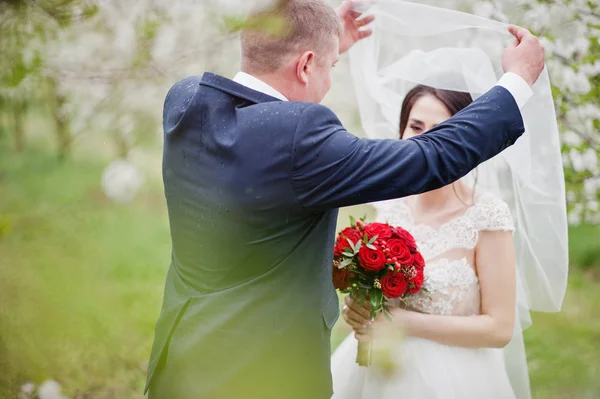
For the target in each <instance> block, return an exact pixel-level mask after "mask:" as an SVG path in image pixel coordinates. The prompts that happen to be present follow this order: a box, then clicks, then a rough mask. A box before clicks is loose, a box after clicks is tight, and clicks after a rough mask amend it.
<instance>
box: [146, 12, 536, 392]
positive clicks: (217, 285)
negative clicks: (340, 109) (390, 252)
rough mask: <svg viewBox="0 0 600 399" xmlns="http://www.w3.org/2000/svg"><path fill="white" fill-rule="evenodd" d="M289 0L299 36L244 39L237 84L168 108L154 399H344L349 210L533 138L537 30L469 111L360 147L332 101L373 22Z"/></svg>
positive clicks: (196, 83)
mask: <svg viewBox="0 0 600 399" xmlns="http://www.w3.org/2000/svg"><path fill="white" fill-rule="evenodd" d="M278 4H279V6H278V7H276V8H274V9H273V10H272V11H270V13H271V14H270V15H276V16H278V17H280V18H283V19H284V20H285V21H286V23H287V28H288V29H287V30H286V33H285V34H284V35H276V36H268V35H267V34H266V33H262V32H260V31H252V30H249V29H248V30H246V31H245V32H243V34H242V71H243V72H240V73H239V74H238V75H237V76H236V77H235V79H234V80H229V79H227V78H224V77H221V76H218V75H215V74H211V73H205V74H204V76H202V77H201V78H199V77H190V78H187V79H184V80H182V81H180V82H178V83H176V84H175V85H174V86H173V88H172V89H171V90H170V91H169V93H168V95H167V98H166V101H165V107H164V114H163V118H164V133H165V143H164V159H163V178H164V186H165V195H166V199H167V205H168V210H169V220H170V226H171V236H172V244H173V251H172V258H171V266H170V268H169V272H168V275H167V281H166V287H165V294H164V303H163V308H162V313H161V315H160V318H159V320H158V322H157V324H156V336H155V341H154V347H153V349H152V356H151V359H150V365H149V369H148V380H147V389H149V397H150V398H151V399H192V398H194V399H195V398H210V399H217V398H218V399H236V398H239V399H244V398H249V399H250V398H251V399H254V398H257V399H271V398H277V399H296V398H297V399H300V398H302V399H325V398H329V397H330V396H331V393H332V392H331V375H330V371H329V367H330V363H329V358H330V344H329V340H330V331H331V328H332V327H333V325H334V323H335V321H336V319H337V317H338V301H337V296H336V293H335V290H334V288H333V286H332V282H331V280H332V276H331V273H332V270H331V264H332V256H333V255H332V248H333V242H334V234H335V228H336V218H337V208H339V207H343V206H348V205H355V204H362V203H367V202H371V201H380V200H387V199H391V198H397V197H403V196H407V195H411V194H417V193H421V192H423V191H428V190H433V189H436V188H438V187H441V186H444V185H446V184H449V183H451V182H453V181H455V180H457V179H459V178H461V177H462V176H464V175H465V174H466V173H468V172H469V171H470V170H471V169H473V168H475V167H476V166H477V165H478V164H479V163H481V162H483V161H485V160H487V159H489V158H491V157H493V156H494V155H496V154H498V153H499V152H500V151H502V150H503V149H505V148H506V147H508V146H510V145H511V144H513V143H514V142H515V141H516V140H517V138H519V136H520V135H521V134H522V133H523V131H524V127H523V121H522V118H521V113H520V111H519V107H520V106H522V105H523V104H524V103H525V102H526V101H527V100H528V98H529V97H530V96H531V93H532V92H531V89H530V87H529V86H531V85H532V84H533V83H534V82H535V81H536V79H537V77H538V75H539V74H540V73H541V71H542V68H543V48H542V47H541V45H540V43H539V42H538V40H537V39H536V38H535V37H533V36H532V35H531V34H530V33H529V32H528V31H526V30H524V29H521V28H517V27H514V28H511V29H512V30H511V32H512V33H513V34H514V35H515V36H516V39H515V42H514V43H513V44H512V45H511V46H509V48H508V49H507V50H506V51H505V53H504V59H503V65H504V69H505V71H506V72H507V74H506V75H505V76H504V77H503V78H502V79H501V81H500V82H499V83H498V85H497V86H496V87H494V88H492V89H491V90H490V91H489V92H488V93H487V94H485V95H483V96H482V97H481V98H479V99H478V100H477V101H475V102H474V103H473V104H472V105H471V106H469V107H468V108H467V109H465V110H464V111H462V112H460V113H458V114H457V115H456V116H455V117H453V118H451V119H450V120H448V121H447V122H444V123H442V124H440V125H438V126H436V127H435V128H434V129H432V130H431V131H430V132H429V133H427V134H424V135H420V136H418V137H416V138H413V139H409V140H381V141H378V140H361V139H359V138H357V137H355V136H354V135H352V134H350V133H349V132H347V131H346V130H345V129H344V127H343V126H342V124H341V122H340V121H339V120H338V118H337V117H336V116H335V115H334V113H333V112H331V111H330V110H329V109H328V108H326V107H324V106H322V105H319V102H321V100H322V99H323V97H324V96H325V94H326V93H327V91H328V90H329V88H330V85H331V75H330V73H331V68H332V67H333V66H334V65H335V63H336V62H337V61H338V56H339V52H343V51H345V50H346V49H347V48H348V47H349V46H351V45H352V44H353V43H354V42H355V41H357V40H359V39H361V38H362V37H365V36H368V35H369V33H370V32H369V31H368V30H367V31H365V30H364V28H362V26H363V25H365V24H366V23H368V22H370V19H366V20H362V21H361V20H357V18H358V17H359V16H360V15H359V14H358V13H355V12H353V11H351V10H350V5H349V2H348V1H347V2H345V3H344V4H343V5H342V7H341V8H340V10H339V14H340V16H341V17H342V18H341V21H342V23H340V18H338V15H336V13H335V12H334V10H333V9H331V8H330V7H329V6H328V5H327V4H326V2H325V0H290V1H285V2H284V1H280V2H279V3H278ZM262 16H264V15H262ZM255 17H256V16H255ZM250 25H252V26H255V25H254V24H250ZM398 106H400V104H398Z"/></svg>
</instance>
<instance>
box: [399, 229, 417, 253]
mask: <svg viewBox="0 0 600 399" xmlns="http://www.w3.org/2000/svg"><path fill="white" fill-rule="evenodd" d="M393 233H394V235H395V236H396V237H398V238H399V239H401V240H402V241H404V244H406V246H407V247H408V249H410V251H411V252H415V251H416V250H417V243H416V241H415V238H414V237H413V236H412V234H410V233H409V232H408V231H406V230H404V229H403V228H402V227H396V228H394V229H393Z"/></svg>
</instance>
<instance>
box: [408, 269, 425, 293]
mask: <svg viewBox="0 0 600 399" xmlns="http://www.w3.org/2000/svg"><path fill="white" fill-rule="evenodd" d="M424 281H425V276H423V271H422V270H417V275H416V276H415V277H413V278H412V279H411V280H410V288H409V290H408V291H409V292H410V293H411V294H416V293H417V292H419V291H421V288H422V287H423V282H424Z"/></svg>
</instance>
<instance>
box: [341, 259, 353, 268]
mask: <svg viewBox="0 0 600 399" xmlns="http://www.w3.org/2000/svg"><path fill="white" fill-rule="evenodd" d="M350 263H352V259H350V258H348V259H344V260H343V261H342V262H341V263H340V265H339V266H338V268H339V269H342V268H344V267H346V266H348V265H349V264H350Z"/></svg>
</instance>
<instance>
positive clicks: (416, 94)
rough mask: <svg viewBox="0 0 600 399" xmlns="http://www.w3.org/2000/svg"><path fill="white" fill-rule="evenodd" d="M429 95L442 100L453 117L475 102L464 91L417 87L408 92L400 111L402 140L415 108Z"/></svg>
mask: <svg viewBox="0 0 600 399" xmlns="http://www.w3.org/2000/svg"><path fill="white" fill-rule="evenodd" d="M427 95H429V96H433V97H435V98H437V99H438V100H440V101H441V102H442V103H443V104H444V105H445V106H446V108H447V109H448V111H449V112H450V114H451V115H452V116H454V115H455V114H456V113H458V112H459V111H460V110H462V109H463V108H466V107H467V106H468V105H469V104H471V103H472V102H473V99H472V98H471V95H470V94H469V93H465V92H462V91H452V90H442V89H435V88H433V87H430V86H425V85H418V86H415V87H413V88H412V89H411V90H410V91H409V92H408V94H407V95H406V97H404V101H403V102H402V109H401V110H400V138H403V137H404V131H405V130H406V126H407V125H408V116H409V115H410V111H411V110H412V108H413V106H414V105H415V103H416V102H417V100H418V99H419V98H421V97H424V96H427Z"/></svg>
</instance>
